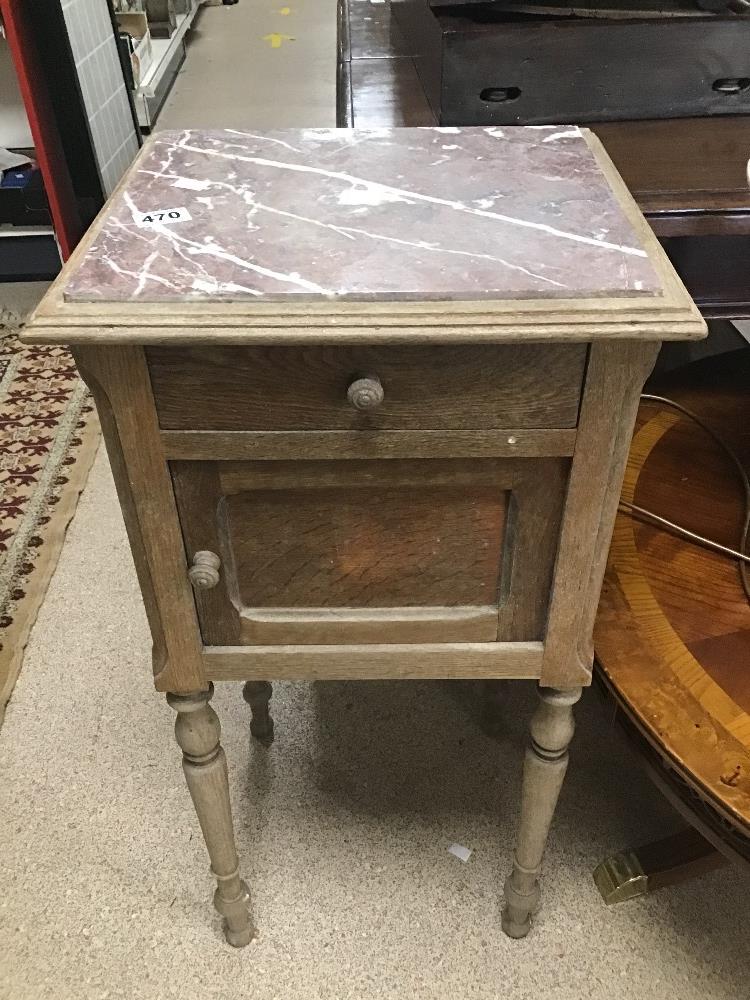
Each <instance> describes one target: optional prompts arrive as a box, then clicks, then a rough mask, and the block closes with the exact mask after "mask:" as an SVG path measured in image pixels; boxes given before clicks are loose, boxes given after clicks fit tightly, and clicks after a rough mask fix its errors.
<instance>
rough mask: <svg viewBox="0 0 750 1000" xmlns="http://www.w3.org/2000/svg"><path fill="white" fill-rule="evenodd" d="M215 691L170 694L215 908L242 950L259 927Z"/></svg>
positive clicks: (231, 940) (230, 941)
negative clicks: (240, 853) (240, 849)
mask: <svg viewBox="0 0 750 1000" xmlns="http://www.w3.org/2000/svg"><path fill="white" fill-rule="evenodd" d="M212 695H213V685H210V686H209V689H208V691H197V692H195V693H193V694H168V695H167V701H168V702H169V704H170V705H171V707H172V708H173V709H175V711H176V712H177V721H176V722H175V727H174V728H175V736H176V737H177V742H178V743H179V745H180V747H181V748H182V768H183V771H184V772H185V778H186V779H187V784H188V789H189V790H190V797H191V798H192V800H193V805H194V806H195V811H196V813H197V814H198V821H199V823H200V825H201V830H202V831H203V839H204V840H205V842H206V847H207V848H208V855H209V857H210V859H211V871H212V872H213V874H214V875H215V876H216V881H217V883H218V887H217V889H216V893H215V895H214V906H215V907H216V909H217V910H218V911H219V913H220V914H221V915H222V916H223V917H224V933H225V935H226V939H227V941H228V942H229V944H231V945H234V946H235V947H236V948H241V947H242V946H243V945H246V944H249V942H250V941H251V940H252V938H253V935H254V933H255V931H254V928H253V924H252V920H251V918H250V907H249V904H250V893H249V892H248V888H247V886H246V885H245V883H244V882H243V881H242V880H241V879H240V871H239V859H238V858H237V849H236V847H235V844H234V830H233V828H232V811H231V807H230V804H229V776H228V774H227V761H226V757H225V755H224V750H223V749H222V746H221V744H220V742H219V738H220V736H221V724H220V723H219V718H218V716H217V715H216V712H214V710H213V708H211V706H210V705H209V704H208V702H209V699H210V698H211V696H212Z"/></svg>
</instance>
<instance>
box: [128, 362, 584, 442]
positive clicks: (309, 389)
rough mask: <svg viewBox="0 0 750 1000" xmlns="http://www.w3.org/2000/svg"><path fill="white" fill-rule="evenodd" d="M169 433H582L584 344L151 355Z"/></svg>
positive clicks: (160, 411) (155, 389) (163, 422)
mask: <svg viewBox="0 0 750 1000" xmlns="http://www.w3.org/2000/svg"><path fill="white" fill-rule="evenodd" d="M146 353H147V359H148V366H149V370H150V373H151V384H152V387H153V392H154V398H155V400H156V408H157V412H158V415H159V423H160V425H161V427H162V428H164V429H165V430H227V431H283V430H302V431H304V430H356V429H357V428H362V429H367V430H391V429H392V430H411V429H413V430H460V429H486V428H531V427H550V428H554V427H575V425H576V422H577V419H578V404H579V399H580V394H581V384H582V380H583V370H584V366H585V361H586V345H585V344H562V345H560V344H529V345H525V346H520V345H516V344H510V345H506V344H503V345H496V344H489V345H469V346H466V347H464V346H461V347H455V346H437V347H389V346H377V347H357V346H354V347H350V346H345V347H328V346H324V347H320V346H316V347H309V348H306V347H218V348H203V347H195V348H187V349H183V348H181V349H179V350H178V349H175V348H168V347H158V348H156V347H152V348H148V350H147V352H146Z"/></svg>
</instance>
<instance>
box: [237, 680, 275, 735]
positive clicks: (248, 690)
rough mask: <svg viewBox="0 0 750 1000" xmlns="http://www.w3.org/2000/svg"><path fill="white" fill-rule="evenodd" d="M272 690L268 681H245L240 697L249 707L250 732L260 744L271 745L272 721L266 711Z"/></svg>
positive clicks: (267, 710)
mask: <svg viewBox="0 0 750 1000" xmlns="http://www.w3.org/2000/svg"><path fill="white" fill-rule="evenodd" d="M272 694H273V688H272V687H271V682H270V681H246V682H245V686H244V687H243V689H242V697H243V698H244V699H245V701H246V702H247V703H248V705H249V706H250V732H251V733H252V735H253V736H254V737H255V739H256V740H258V741H259V742H260V743H264V744H265V745H266V746H269V745H270V744H271V743H273V719H272V718H271V713H270V712H269V709H268V703H269V702H270V700H271V695H272Z"/></svg>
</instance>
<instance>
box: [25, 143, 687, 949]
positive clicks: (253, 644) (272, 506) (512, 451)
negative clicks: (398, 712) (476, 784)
mask: <svg viewBox="0 0 750 1000" xmlns="http://www.w3.org/2000/svg"><path fill="white" fill-rule="evenodd" d="M704 333H705V329H704V323H703V321H702V319H701V317H700V315H699V313H698V312H697V310H696V309H695V307H694V305H693V304H692V302H691V301H690V299H689V297H688V295H687V293H686V292H685V290H684V288H683V287H682V285H681V284H680V282H679V280H678V279H677V277H676V276H675V274H674V272H673V270H672V268H671V266H670V265H669V263H668V261H667V259H666V258H665V256H664V254H663V252H662V250H661V248H660V247H659V245H658V243H657V241H656V240H655V239H654V237H653V236H652V234H651V232H650V230H649V229H648V227H647V225H646V223H645V222H644V220H643V218H642V217H641V215H640V213H639V212H638V210H637V208H636V206H635V204H634V202H633V201H632V199H631V198H630V196H629V195H628V193H627V191H626V190H625V188H624V186H623V184H622V182H621V181H620V179H619V177H618V176H617V174H616V172H615V171H614V169H613V167H612V165H611V163H610V162H609V160H608V158H607V156H606V154H605V153H604V152H603V151H602V148H601V146H600V145H599V144H598V142H597V140H596V139H595V138H594V137H592V136H591V134H590V133H588V132H586V131H582V130H579V129H578V128H573V127H569V126H565V127H560V128H557V127H553V126H541V127H534V128H503V129H500V128H486V129H482V128H467V129H458V128H427V129H397V130H389V129H378V130H374V131H358V130H335V129H333V130H307V131H305V130H295V131H278V132H268V133H264V134H255V133H251V132H242V131H229V130H227V131H223V132H218V131H217V132H198V131H184V132H179V133H178V132H173V133H162V134H157V135H155V136H154V137H152V138H151V139H150V140H149V141H148V143H147V144H146V146H145V147H144V149H143V150H142V152H141V154H140V155H139V157H138V159H137V161H136V162H135V163H134V164H133V166H132V168H131V169H130V171H129V173H128V175H127V176H126V177H125V179H124V180H123V182H122V184H121V185H120V187H119V189H118V190H117V192H116V193H115V195H114V196H113V198H112V199H111V201H110V202H109V204H108V206H107V207H106V208H105V209H104V211H103V212H102V214H101V215H100V217H99V219H98V220H97V221H96V222H95V223H94V225H93V226H92V228H91V230H90V232H89V234H88V235H87V236H86V238H85V240H84V241H83V244H82V245H81V246H80V247H79V248H78V250H77V251H76V253H75V255H74V257H73V258H72V259H71V260H70V261H69V262H68V263H67V264H66V266H65V268H64V269H63V273H62V274H61V276H60V278H59V279H58V280H57V281H56V282H55V284H54V286H53V287H52V288H51V289H50V291H49V292H48V294H47V296H46V297H45V299H44V301H43V302H42V304H41V306H40V307H39V309H38V310H37V312H36V314H35V316H34V318H33V321H32V323H31V324H30V326H29V328H28V329H27V331H26V338H25V339H26V340H28V341H29V342H33V343H52V342H54V343H64V344H71V345H72V346H73V351H74V354H75V357H76V360H77V362H78V365H79V367H80V371H81V374H82V376H83V378H84V379H85V380H86V382H87V383H88V385H89V386H90V387H91V391H92V392H93V395H94V397H95V400H96V403H97V407H98V410H99V414H100V418H101V423H102V428H103V432H104V438H105V441H106V444H107V450H108V452H109V457H110V461H111V464H112V468H113V472H114V475H115V479H116V482H117V488H118V493H119V498H120V502H121V505H122V509H123V514H124V517H125V521H126V525H127V529H128V534H129V538H130V543H131V546H132V550H133V557H134V560H135V564H136V568H137V571H138V577H139V580H140V585H141V589H142V592H143V598H144V601H145V604H146V609H147V612H148V618H149V623H150V626H151V631H152V634H153V666H154V679H155V684H156V688H157V690H159V691H164V692H166V693H167V699H168V701H169V704H170V705H171V706H172V707H173V708H174V709H175V710H176V712H177V722H176V734H177V741H178V743H179V745H180V747H181V748H182V751H183V764H184V770H185V775H186V777H187V782H188V786H189V789H190V794H191V795H192V798H193V802H194V804H195V808H196V811H197V813H198V818H199V820H200V824H201V828H202V830H203V834H204V837H205V840H206V845H207V847H208V853H209V855H210V858H211V866H212V870H213V873H214V875H215V876H216V880H217V883H218V888H217V890H216V896H215V904H216V907H217V909H218V910H219V911H220V912H221V913H222V914H223V916H224V918H225V928H226V936H227V940H228V941H229V942H230V943H231V944H233V945H238V946H239V945H244V944H247V943H248V941H250V940H251V938H252V935H253V924H252V920H251V916H250V910H249V894H248V891H247V887H246V886H245V884H244V883H243V882H242V881H241V877H240V868H239V864H238V858H237V853H236V850H235V844H234V835H233V832H232V818H231V812H230V804H229V792H228V783H227V770H226V762H225V758H224V753H223V751H222V749H221V745H220V742H219V721H218V719H217V717H216V714H215V713H214V711H213V709H212V708H211V707H210V705H209V700H210V698H211V694H212V690H213V689H212V683H213V682H215V681H227V680H234V681H238V680H241V681H245V682H246V684H245V697H246V698H247V700H248V701H249V702H250V705H251V707H252V711H253V721H252V731H253V733H254V734H255V735H256V736H258V737H259V738H260V739H263V740H269V739H270V738H271V735H272V732H271V726H272V723H271V720H270V716H269V713H268V701H269V697H270V694H271V687H270V683H269V682H270V681H273V680H274V679H275V678H298V679H321V678H338V679H342V678H351V679H362V678H417V677H418V678H477V679H479V678H482V679H493V678H534V679H536V680H538V681H539V682H540V689H539V693H540V698H541V703H540V706H539V708H538V710H537V713H536V714H535V716H534V718H533V720H532V723H531V745H530V748H529V750H528V752H527V755H526V763H525V770H524V781H523V793H522V803H521V818H520V828H519V832H518V847H517V851H516V855H515V860H514V862H513V865H512V871H511V874H510V877H509V879H508V881H507V883H506V887H505V900H506V902H505V910H504V914H503V927H504V929H505V931H506V932H507V933H508V934H510V935H511V936H514V937H521V936H523V935H524V934H526V933H527V931H528V929H529V922H530V914H531V913H532V911H533V910H534V909H535V907H536V904H537V901H538V894H539V890H538V883H537V876H538V873H539V870H540V865H541V860H542V853H543V850H544V845H545V841H546V837H547V832H548V829H549V826H550V822H551V819H552V814H553V811H554V808H555V804H556V800H557V796H558V793H559V790H560V786H561V783H562V780H563V775H564V772H565V768H566V765H567V747H568V744H569V742H570V739H571V737H572V734H573V713H572V706H573V704H574V703H575V702H576V701H577V699H578V698H579V696H580V693H581V688H582V687H585V686H586V685H588V684H589V683H590V681H591V666H592V657H593V650H592V640H591V635H592V628H593V621H594V615H595V611H596V606H597V599H598V596H599V589H600V586H601V581H602V575H603V572H604V563H605V558H606V554H607V548H608V544H609V540H610V535H611V532H612V527H613V522H614V517H615V511H616V508H617V502H618V496H619V490H620V483H621V480H622V476H623V470H624V464H625V459H626V456H627V451H628V445H629V442H630V436H631V431H632V427H633V422H634V419H635V413H636V408H637V404H638V396H639V392H640V389H641V386H642V384H643V381H644V378H645V377H646V375H647V373H648V371H649V370H650V368H651V366H652V365H653V362H654V359H655V357H656V353H657V350H658V347H659V343H660V341H662V340H676V339H691V338H699V337H702V336H704Z"/></svg>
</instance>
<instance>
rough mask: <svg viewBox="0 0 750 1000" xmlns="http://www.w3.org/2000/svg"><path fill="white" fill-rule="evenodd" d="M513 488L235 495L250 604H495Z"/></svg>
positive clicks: (231, 522) (236, 544)
mask: <svg viewBox="0 0 750 1000" xmlns="http://www.w3.org/2000/svg"><path fill="white" fill-rule="evenodd" d="M507 505H508V500H507V492H505V491H502V490H491V489H489V488H487V487H485V488H483V489H481V490H476V491H472V492H462V491H461V490H456V489H455V488H450V487H447V488H440V487H432V488H426V489H423V490H421V491H420V490H419V489H416V488H415V487H413V486H407V487H406V488H405V489H401V488H399V487H391V488H389V489H383V488H381V489H374V490H371V489H369V488H368V487H367V486H363V487H361V488H360V489H356V488H351V487H348V488H343V489H325V490H303V489H298V490H289V491H285V492H279V491H266V490H260V491H256V492H247V493H242V494H237V495H235V496H231V497H229V498H228V499H227V522H228V538H229V544H230V545H231V546H232V550H233V552H234V558H235V570H236V574H237V581H238V587H239V594H240V600H241V602H242V605H243V606H244V607H252V608H269V607H275V608H279V607H287V608H303V607H310V606H314V607H331V608H368V607H374V608H387V607H394V608H396V607H429V606H435V605H441V606H444V607H452V606H455V605H487V604H496V603H497V591H498V586H499V577H500V559H501V553H502V544H503V535H504V533H505V523H506V517H507Z"/></svg>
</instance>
